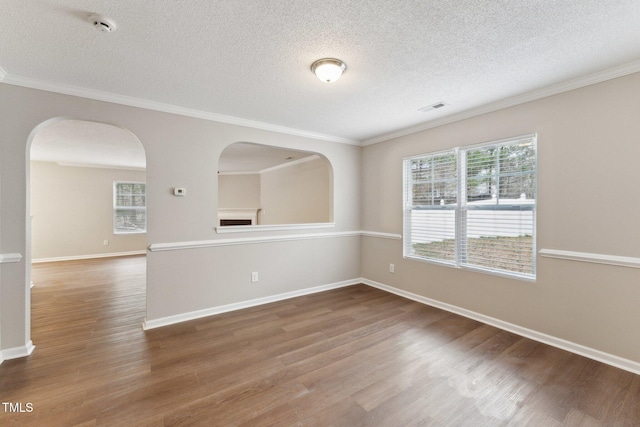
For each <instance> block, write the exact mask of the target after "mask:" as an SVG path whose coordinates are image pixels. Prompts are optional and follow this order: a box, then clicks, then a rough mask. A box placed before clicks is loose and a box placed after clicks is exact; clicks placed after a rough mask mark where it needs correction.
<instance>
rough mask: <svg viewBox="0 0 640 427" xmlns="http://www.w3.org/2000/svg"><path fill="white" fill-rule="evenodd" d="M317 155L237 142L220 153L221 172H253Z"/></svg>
mask: <svg viewBox="0 0 640 427" xmlns="http://www.w3.org/2000/svg"><path fill="white" fill-rule="evenodd" d="M313 155H315V153H311V152H308V151H300V150H288V149H286V148H277V147H271V146H268V145H260V144H251V143H247V142H236V143H234V144H231V145H229V146H227V147H226V148H225V149H224V150H222V153H221V154H220V160H219V162H218V168H219V171H218V172H220V173H237V172H251V173H258V172H260V171H263V170H265V169H269V168H272V167H275V166H279V165H282V164H284V163H288V162H294V161H296V160H300V159H304V158H307V157H310V156H313Z"/></svg>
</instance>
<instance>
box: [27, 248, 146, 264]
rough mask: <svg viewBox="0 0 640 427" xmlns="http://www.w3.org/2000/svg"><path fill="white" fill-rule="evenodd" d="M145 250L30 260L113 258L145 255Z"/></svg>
mask: <svg viewBox="0 0 640 427" xmlns="http://www.w3.org/2000/svg"><path fill="white" fill-rule="evenodd" d="M146 254H147V251H146V250H142V251H129V252H113V253H108V254H91V255H71V256H61V257H53V258H37V259H33V260H31V263H32V264H37V263H40V262H58V261H77V260H81V259H94V258H115V257H120V256H131V255H146Z"/></svg>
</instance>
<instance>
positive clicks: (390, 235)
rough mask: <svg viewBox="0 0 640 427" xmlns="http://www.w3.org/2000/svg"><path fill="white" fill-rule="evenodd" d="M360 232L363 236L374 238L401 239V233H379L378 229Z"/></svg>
mask: <svg viewBox="0 0 640 427" xmlns="http://www.w3.org/2000/svg"><path fill="white" fill-rule="evenodd" d="M360 233H361V234H362V236H364V237H375V238H378V239H391V240H402V234H396V233H381V232H378V231H366V230H363V231H361V232H360Z"/></svg>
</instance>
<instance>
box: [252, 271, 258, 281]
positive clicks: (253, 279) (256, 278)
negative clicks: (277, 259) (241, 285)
mask: <svg viewBox="0 0 640 427" xmlns="http://www.w3.org/2000/svg"><path fill="white" fill-rule="evenodd" d="M257 281H258V272H257V271H254V272H252V273H251V283H256V282H257Z"/></svg>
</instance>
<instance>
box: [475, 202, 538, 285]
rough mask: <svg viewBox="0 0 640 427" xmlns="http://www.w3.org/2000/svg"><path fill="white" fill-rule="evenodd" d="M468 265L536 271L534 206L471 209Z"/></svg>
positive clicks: (515, 270)
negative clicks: (526, 207) (528, 207)
mask: <svg viewBox="0 0 640 427" xmlns="http://www.w3.org/2000/svg"><path fill="white" fill-rule="evenodd" d="M466 223H467V228H466V230H467V236H466V241H465V243H464V245H465V246H464V250H463V252H464V254H465V258H466V260H465V261H463V263H464V264H466V265H471V266H478V267H485V268H490V269H495V270H507V271H511V272H517V273H526V274H533V273H534V271H533V230H534V213H533V211H532V210H508V211H505V210H475V211H474V210H472V211H468V212H467V219H466Z"/></svg>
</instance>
